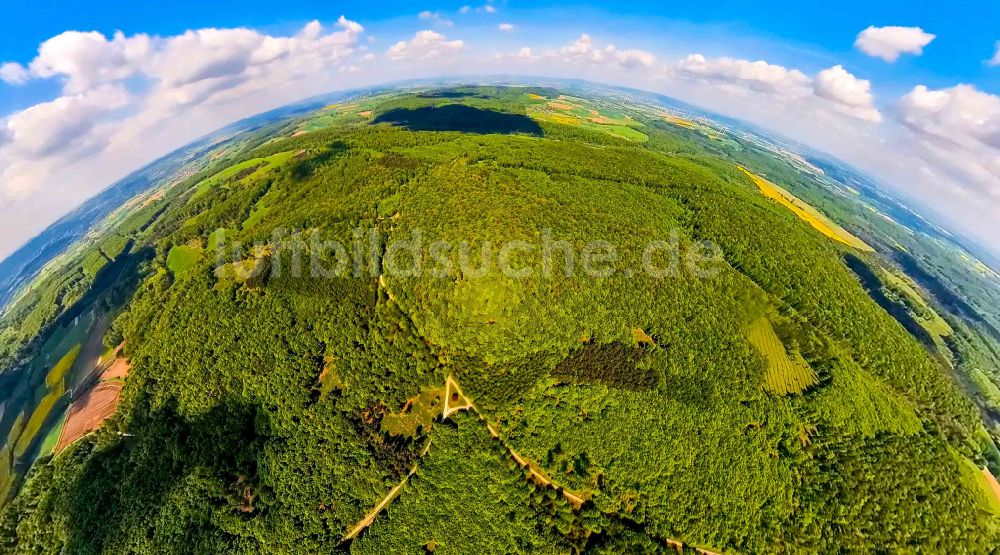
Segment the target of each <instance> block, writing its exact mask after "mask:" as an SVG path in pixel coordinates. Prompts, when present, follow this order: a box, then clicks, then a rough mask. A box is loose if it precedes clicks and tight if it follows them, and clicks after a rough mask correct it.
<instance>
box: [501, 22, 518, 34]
mask: <svg viewBox="0 0 1000 555" xmlns="http://www.w3.org/2000/svg"><path fill="white" fill-rule="evenodd" d="M498 28H499V29H500V30H501V31H503V32H505V33H509V32H511V31H513V30H514V25H513V24H511V23H501V24H500V25H499V26H498Z"/></svg>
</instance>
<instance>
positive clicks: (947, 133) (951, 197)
mask: <svg viewBox="0 0 1000 555" xmlns="http://www.w3.org/2000/svg"><path fill="white" fill-rule="evenodd" d="M895 115H896V117H897V119H898V120H899V122H900V123H902V125H903V126H905V128H906V129H907V130H908V131H909V135H908V136H904V141H905V143H904V144H905V146H906V151H907V152H909V153H912V154H911V156H912V157H913V158H914V159H915V160H919V161H920V162H921V163H922V164H924V165H925V166H928V169H929V170H930V171H932V172H933V174H932V176H933V177H934V180H933V181H932V182H931V186H934V187H935V188H936V192H937V193H938V194H936V195H934V196H933V206H938V207H943V208H944V210H945V212H946V213H948V214H949V215H950V216H951V218H952V221H953V222H955V223H956V225H959V226H962V227H963V228H964V229H965V230H966V231H967V232H968V233H970V234H973V235H975V236H978V237H979V238H980V239H982V240H984V241H986V242H988V243H992V244H993V245H994V247H997V246H998V244H997V238H998V237H1000V218H998V217H997V207H998V206H1000V97H998V96H996V95H993V94H989V93H985V92H982V91H980V90H978V89H977V88H975V87H974V86H972V85H956V86H954V87H950V88H945V89H937V90H935V89H930V88H928V87H926V86H924V85H919V86H917V87H914V88H913V90H911V91H910V92H909V93H908V94H906V95H905V96H904V97H903V98H902V99H901V100H900V101H899V103H898V105H897V106H896V112H895ZM927 196H930V195H927Z"/></svg>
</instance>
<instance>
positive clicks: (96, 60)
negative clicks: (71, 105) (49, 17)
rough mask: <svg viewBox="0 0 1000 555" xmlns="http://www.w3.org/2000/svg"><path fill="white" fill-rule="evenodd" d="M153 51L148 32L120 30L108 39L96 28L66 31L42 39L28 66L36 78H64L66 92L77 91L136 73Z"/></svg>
mask: <svg viewBox="0 0 1000 555" xmlns="http://www.w3.org/2000/svg"><path fill="white" fill-rule="evenodd" d="M152 50H153V40H152V39H151V38H150V37H149V36H147V35H135V36H132V37H128V38H126V37H125V35H124V34H122V33H121V32H117V33H115V35H114V37H112V39H111V40H108V39H107V38H106V37H105V36H104V35H102V34H101V33H98V32H96V31H91V32H89V33H82V32H79V31H66V32H65V33H61V34H59V35H56V36H54V37H52V38H51V39H49V40H47V41H45V42H43V43H42V45H41V46H40V47H39V48H38V56H37V57H36V58H35V59H34V61H32V62H31V64H30V66H29V67H30V68H31V74H32V76H34V77H38V78H49V77H57V76H58V77H61V78H63V79H64V80H65V86H64V91H65V92H66V93H67V94H76V93H79V92H82V91H85V90H87V89H89V88H91V87H94V86H97V85H100V84H104V83H111V82H114V81H119V80H122V79H125V78H128V77H130V76H132V75H134V74H135V73H136V71H138V69H139V68H140V67H141V64H142V63H143V62H145V61H146V60H147V59H148V57H149V55H150V53H151V52H152Z"/></svg>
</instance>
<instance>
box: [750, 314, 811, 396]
mask: <svg viewBox="0 0 1000 555" xmlns="http://www.w3.org/2000/svg"><path fill="white" fill-rule="evenodd" d="M747 339H748V340H749V341H750V344H751V345H753V346H754V348H755V349H757V352H758V353H760V355H761V357H763V359H764V361H765V369H764V389H766V390H767V391H770V392H771V393H776V394H778V395H787V394H791V393H802V392H803V391H805V390H806V389H808V388H809V387H810V386H813V385H815V384H816V382H817V377H816V373H815V372H814V371H813V369H812V368H810V367H809V363H807V362H806V361H805V360H804V359H803V358H802V355H801V354H799V353H793V354H789V353H788V351H787V350H786V349H785V346H784V345H783V344H782V343H781V339H779V338H778V335H777V334H776V333H774V328H773V327H771V321H770V320H768V318H767V317H766V316H761V317H759V318H757V319H756V320H754V321H753V322H752V323H751V324H750V326H749V327H748V328H747Z"/></svg>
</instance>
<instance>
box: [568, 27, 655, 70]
mask: <svg viewBox="0 0 1000 555" xmlns="http://www.w3.org/2000/svg"><path fill="white" fill-rule="evenodd" d="M559 56H560V57H561V58H562V59H563V60H565V61H567V62H588V63H592V64H609V63H610V64H618V65H620V66H622V67H629V68H630V67H651V66H652V65H653V63H654V62H656V56H654V55H653V54H651V53H649V52H646V51H645V50H637V49H629V50H619V49H618V48H616V47H615V45H613V44H608V45H607V46H604V47H601V46H599V45H596V44H595V43H594V39H592V38H591V37H590V35H588V34H586V33H584V34H582V35H580V38H578V39H576V40H575V41H574V42H572V43H570V44H568V45H566V46H564V47H562V48H561V49H560V50H559Z"/></svg>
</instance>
